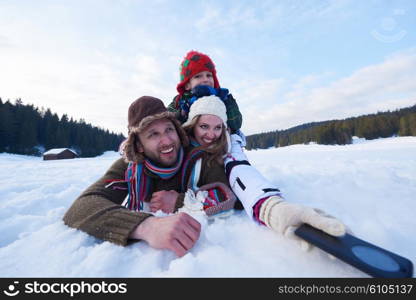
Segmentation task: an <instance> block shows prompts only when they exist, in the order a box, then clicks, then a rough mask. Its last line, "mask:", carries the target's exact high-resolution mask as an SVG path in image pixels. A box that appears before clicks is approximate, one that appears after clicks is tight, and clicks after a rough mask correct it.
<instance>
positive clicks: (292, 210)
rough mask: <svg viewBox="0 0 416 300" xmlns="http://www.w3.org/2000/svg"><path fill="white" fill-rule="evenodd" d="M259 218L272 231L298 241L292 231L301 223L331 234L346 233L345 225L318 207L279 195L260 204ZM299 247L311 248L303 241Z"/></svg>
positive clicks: (340, 234)
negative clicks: (293, 201)
mask: <svg viewBox="0 0 416 300" xmlns="http://www.w3.org/2000/svg"><path fill="white" fill-rule="evenodd" d="M259 218H260V220H261V221H262V222H264V223H265V224H266V225H267V227H269V228H271V229H273V230H274V231H276V232H278V233H280V234H283V235H284V236H286V237H289V238H292V239H297V240H300V241H303V240H302V239H300V238H298V237H297V236H295V234H294V231H295V229H296V228H297V227H299V226H300V225H302V224H303V223H307V224H309V225H311V226H313V227H315V228H317V229H320V230H322V231H324V232H326V233H328V234H330V235H333V236H342V235H344V234H345V233H346V226H345V225H344V224H343V223H341V222H340V221H339V220H337V219H335V218H334V217H332V216H330V215H327V214H326V213H324V212H323V211H321V210H319V209H314V208H310V207H306V206H303V205H300V204H294V203H289V202H286V201H284V200H283V199H282V198H280V197H279V196H273V197H270V198H269V199H267V200H266V201H265V202H264V203H263V204H262V206H261V207H260V215H259ZM301 247H302V249H304V250H309V249H310V248H311V246H310V244H309V243H307V242H305V241H303V242H302V243H301Z"/></svg>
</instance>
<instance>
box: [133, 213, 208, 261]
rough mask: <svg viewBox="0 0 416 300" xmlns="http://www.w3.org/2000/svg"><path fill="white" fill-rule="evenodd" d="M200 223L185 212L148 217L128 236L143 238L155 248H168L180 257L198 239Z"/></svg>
mask: <svg viewBox="0 0 416 300" xmlns="http://www.w3.org/2000/svg"><path fill="white" fill-rule="evenodd" d="M200 233H201V224H200V223H199V222H198V221H197V220H195V219H194V218H192V217H191V216H190V215H188V214H186V213H178V214H176V215H172V216H167V217H149V218H147V219H146V220H144V221H143V222H142V223H141V224H140V225H139V226H137V227H136V229H135V230H134V231H133V232H132V233H131V235H130V238H133V239H140V240H145V241H146V242H148V243H149V245H150V246H151V247H153V248H156V249H169V250H172V251H173V252H175V253H176V255H177V256H179V257H181V256H184V255H185V254H186V252H188V251H189V250H190V249H191V248H192V247H193V246H194V245H195V243H196V241H197V240H198V239H199V235H200Z"/></svg>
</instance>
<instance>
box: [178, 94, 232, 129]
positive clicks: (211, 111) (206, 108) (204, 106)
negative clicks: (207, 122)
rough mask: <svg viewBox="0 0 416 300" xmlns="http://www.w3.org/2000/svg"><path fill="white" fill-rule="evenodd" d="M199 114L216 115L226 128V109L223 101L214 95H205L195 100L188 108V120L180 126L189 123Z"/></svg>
mask: <svg viewBox="0 0 416 300" xmlns="http://www.w3.org/2000/svg"><path fill="white" fill-rule="evenodd" d="M199 115H214V116H217V117H219V118H220V119H221V120H222V122H223V124H224V126H225V128H227V109H226V108H225V104H224V102H222V101H221V99H220V98H218V97H216V96H213V95H211V96H205V97H201V98H199V99H198V100H197V101H195V102H194V104H192V106H191V108H190V110H189V115H188V120H187V121H186V122H185V123H184V124H183V125H182V126H187V125H189V124H190V123H191V122H192V119H193V118H195V117H196V116H199Z"/></svg>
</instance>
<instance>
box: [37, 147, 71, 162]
mask: <svg viewBox="0 0 416 300" xmlns="http://www.w3.org/2000/svg"><path fill="white" fill-rule="evenodd" d="M76 157H78V154H77V153H76V152H75V151H73V150H71V149H68V148H57V149H50V150H48V151H46V152H45V153H43V160H55V159H70V158H76Z"/></svg>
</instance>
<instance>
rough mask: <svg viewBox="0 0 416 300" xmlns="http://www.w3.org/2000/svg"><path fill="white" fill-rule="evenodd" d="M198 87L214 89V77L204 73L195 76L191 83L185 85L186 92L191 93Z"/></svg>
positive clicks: (206, 72)
mask: <svg viewBox="0 0 416 300" xmlns="http://www.w3.org/2000/svg"><path fill="white" fill-rule="evenodd" d="M197 85H208V86H210V87H214V76H213V75H212V73H211V72H208V71H202V72H200V73H198V74H196V75H194V76H193V77H192V78H191V79H190V80H189V82H188V83H187V84H186V85H185V90H187V91H190V90H192V89H193V88H194V87H196V86H197Z"/></svg>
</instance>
